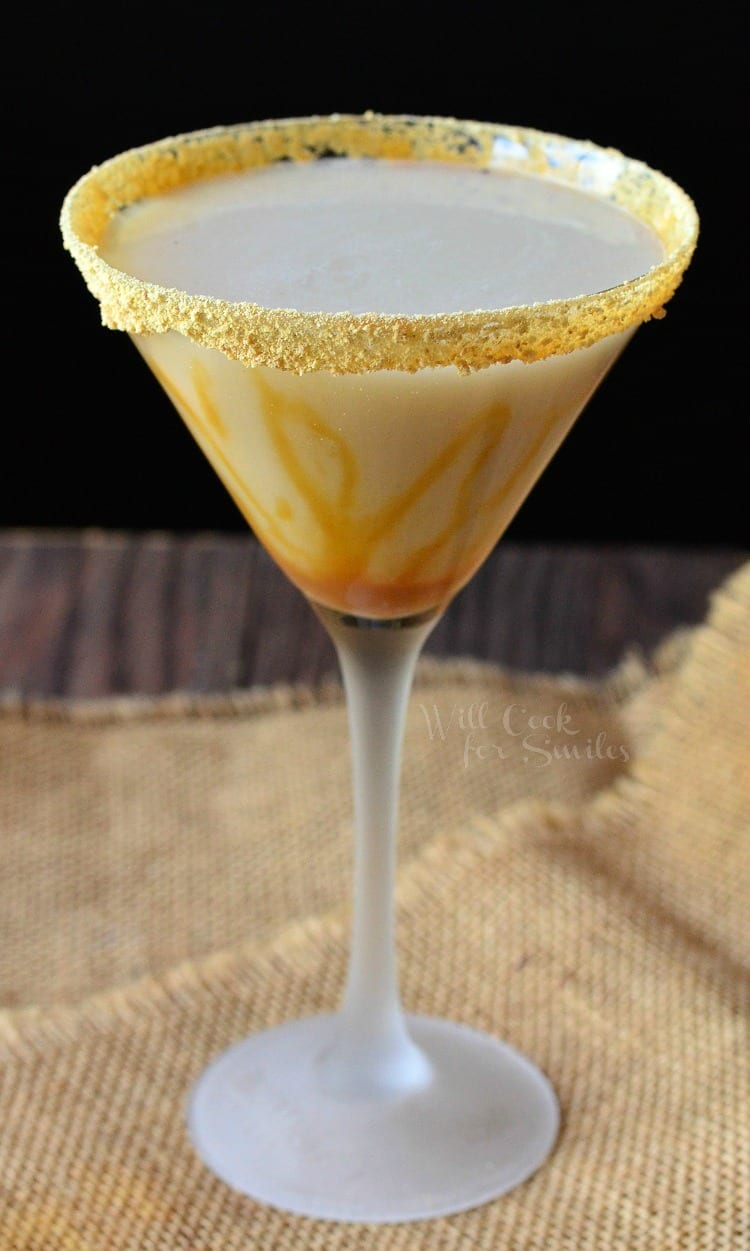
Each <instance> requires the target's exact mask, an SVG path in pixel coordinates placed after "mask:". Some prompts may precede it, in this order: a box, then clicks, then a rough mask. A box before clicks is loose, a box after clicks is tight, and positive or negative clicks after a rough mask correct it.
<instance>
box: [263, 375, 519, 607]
mask: <svg viewBox="0 0 750 1251" xmlns="http://www.w3.org/2000/svg"><path fill="white" fill-rule="evenodd" d="M255 381H256V386H257V389H258V391H259V393H260V398H261V411H262V413H263V417H264V420H265V424H266V429H267V431H268V434H269V437H270V439H271V441H272V443H273V445H274V448H275V451H276V453H277V455H278V457H279V459H280V461H281V462H282V464H283V466H284V469H285V471H286V473H287V474H288V476H289V478H290V479H291V480H292V482H294V485H295V487H296V488H297V490H298V491H299V493H300V495H301V496H302V497H303V498H304V500H305V502H306V503H307V505H308V507H309V508H310V510H311V512H312V514H313V516H314V517H315V520H316V522H317V524H318V526H319V527H320V530H321V533H322V534H323V536H324V538H325V540H326V548H327V550H326V553H325V557H324V558H323V561H322V563H323V565H324V566H325V570H326V578H327V579H328V578H330V577H331V576H332V571H333V568H334V567H335V568H336V570H337V576H338V577H341V578H346V579H347V580H349V581H353V580H354V579H357V578H363V577H364V576H365V574H366V569H367V565H368V563H369V560H370V558H371V556H372V553H373V551H374V549H375V547H376V546H377V545H378V544H379V543H381V542H382V541H383V540H384V539H386V538H387V537H388V536H389V535H390V534H392V533H393V531H394V530H395V528H396V526H397V525H398V524H399V522H401V521H402V520H403V518H404V517H405V516H406V514H407V513H408V511H409V509H410V508H412V507H413V506H414V505H415V504H416V503H417V502H418V501H419V500H420V499H421V498H422V497H423V496H424V495H425V494H426V493H427V491H428V490H429V489H430V487H432V486H433V485H434V484H435V482H437V481H438V479H439V478H440V477H441V475H442V474H444V473H445V472H446V471H447V470H448V469H449V468H450V467H451V466H452V465H453V464H454V463H455V461H456V460H457V459H458V457H459V456H460V454H461V453H462V452H463V451H464V450H465V449H466V448H467V447H468V446H469V444H470V443H471V441H472V440H473V439H474V438H475V437H476V436H477V435H481V434H483V435H484V438H483V439H482V443H481V445H480V447H479V449H478V451H477V454H476V455H475V457H474V458H473V460H472V463H471V465H470V466H469V468H468V469H467V471H466V473H465V475H464V477H463V478H462V480H461V482H460V483H459V487H458V493H457V499H456V502H455V503H454V506H453V509H452V513H451V518H450V520H449V522H448V523H447V524H446V526H445V527H444V528H443V530H442V531H441V532H440V534H439V535H437V536H436V538H435V539H433V540H431V542H430V543H429V544H426V545H425V546H424V547H423V548H422V549H421V550H420V552H419V553H415V554H414V555H413V556H412V557H411V558H410V559H409V561H408V564H407V566H406V567H405V568H404V569H402V570H401V572H400V573H399V574H398V575H397V576H396V577H394V579H393V581H394V582H400V581H402V580H403V579H405V578H409V579H410V580H411V579H415V578H417V577H418V576H419V572H420V569H421V568H422V567H424V565H425V563H426V561H427V560H428V559H429V558H430V557H432V556H433V555H436V554H437V553H438V552H439V551H440V550H441V548H443V547H445V545H446V544H447V543H448V542H449V541H450V539H451V538H455V536H456V534H457V532H458V530H460V529H462V528H463V527H464V526H465V525H466V524H468V523H469V522H470V521H471V519H472V511H473V512H474V514H475V513H476V509H475V508H474V509H473V510H472V504H473V502H474V500H475V487H476V480H477V477H478V476H479V474H480V472H481V470H482V468H483V467H484V465H485V464H486V462H487V460H488V458H489V457H490V455H491V454H492V453H493V452H494V451H496V450H497V448H498V437H497V428H498V425H501V426H502V425H505V426H507V423H508V421H509V419H510V409H509V407H508V405H507V404H505V403H503V402H502V401H501V402H498V403H495V404H491V405H489V406H488V407H487V408H485V409H483V410H482V411H481V412H480V413H478V414H477V415H476V416H475V417H474V418H472V420H471V421H469V422H467V424H466V426H465V427H464V428H463V429H462V430H461V431H460V432H459V433H458V434H457V435H455V436H454V437H453V438H452V439H451V440H450V441H449V442H448V443H447V444H446V445H445V447H444V448H443V449H442V450H441V451H440V452H439V453H438V454H437V456H435V457H434V458H433V460H432V461H431V462H430V463H429V464H427V465H426V466H425V467H424V469H422V470H421V472H420V473H419V474H418V475H417V477H416V478H415V479H414V481H413V482H412V483H410V484H409V486H408V487H406V488H405V489H404V490H402V491H401V492H400V493H399V494H398V495H396V496H395V497H394V498H393V499H392V500H389V501H388V503H387V504H386V505H384V506H383V507H382V508H380V509H378V510H377V511H375V512H373V513H370V514H369V515H368V514H365V515H360V516H356V515H354V514H353V503H354V497H355V492H356V486H357V480H358V477H359V470H358V466H357V463H356V460H355V458H354V456H353V454H352V451H351V448H350V447H349V446H348V445H347V444H346V442H345V441H344V440H343V439H342V438H341V436H340V435H339V434H338V433H337V432H336V431H335V430H333V429H332V428H331V427H330V426H329V425H328V424H327V423H326V422H325V421H324V420H323V419H322V417H321V416H320V414H319V413H318V412H317V410H316V409H314V408H313V407H312V406H311V405H310V404H308V403H307V402H306V401H304V400H289V399H287V398H286V397H282V396H280V395H279V394H278V393H277V392H276V391H274V389H273V388H272V387H271V386H270V385H269V383H268V382H267V381H266V380H265V379H263V378H261V376H260V375H259V374H258V375H256V379H255ZM295 427H302V428H303V429H305V430H306V432H307V433H311V434H313V435H315V436H317V437H318V438H323V439H325V440H326V441H327V442H328V443H329V445H330V447H331V449H332V451H333V452H334V453H335V455H336V459H337V466H338V467H339V469H340V485H339V489H338V491H337V493H336V496H335V498H334V499H333V500H331V499H329V498H328V497H327V496H326V495H325V494H324V493H323V492H322V491H321V490H320V487H319V484H318V483H317V482H316V480H315V478H314V477H313V475H312V474H311V472H310V469H309V465H308V463H307V461H306V460H305V459H302V458H300V456H299V454H298V451H297V448H296V447H295V443H294V438H293V432H294V429H295ZM505 433H506V431H503V434H501V436H500V440H501V441H502V439H503V437H504V435H505Z"/></svg>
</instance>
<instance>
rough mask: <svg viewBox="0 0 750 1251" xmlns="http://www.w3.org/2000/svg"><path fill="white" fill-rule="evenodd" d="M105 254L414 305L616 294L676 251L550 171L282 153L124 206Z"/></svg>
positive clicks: (168, 278)
mask: <svg viewBox="0 0 750 1251" xmlns="http://www.w3.org/2000/svg"><path fill="white" fill-rule="evenodd" d="M102 254H103V256H104V257H105V259H107V260H108V261H109V262H110V263H111V264H112V265H114V266H115V268H118V269H122V270H123V271H125V272H127V273H130V274H134V275H135V276H136V277H138V278H141V279H144V280H146V281H150V282H154V283H157V284H159V285H160V286H165V287H176V288H179V289H180V290H184V291H187V292H189V293H191V294H197V295H212V296H217V297H219V298H221V299H225V300H232V301H248V302H252V303H256V304H261V305H265V306H268V307H271V308H295V309H298V310H300V311H306V312H307V311H309V312H330V313H335V312H343V311H347V312H351V313H364V312H369V311H377V312H380V313H396V314H399V313H401V314H409V315H411V314H419V313H439V312H448V311H453V310H461V311H463V310H473V309H480V308H484V309H493V308H504V307H507V306H513V305H517V304H531V303H535V302H538V301H548V300H556V299H564V298H567V297H571V296H576V295H582V294H587V293H591V292H596V291H604V290H607V289H608V288H610V287H613V286H616V285H618V284H619V283H622V282H625V281H627V280H628V279H631V278H634V277H636V276H638V275H639V274H642V273H645V272H646V271H647V270H648V269H649V268H650V267H651V266H652V265H654V264H656V263H657V262H658V261H660V260H661V259H662V258H663V254H664V253H663V248H662V246H661V244H660V243H659V241H658V239H657V238H656V236H655V235H654V234H653V233H652V231H651V230H650V229H649V228H648V227H647V226H645V225H644V224H643V223H642V222H640V221H639V220H638V219H637V218H635V217H634V216H632V215H631V214H630V213H628V212H626V211H625V210H624V209H621V208H620V207H619V206H617V205H615V204H613V203H611V202H609V201H606V200H602V199H598V198H596V197H595V196H593V195H589V194H587V193H585V192H582V191H580V190H577V189H575V188H572V187H570V186H565V185H563V184H562V183H557V182H554V181H551V180H550V179H546V178H538V177H532V176H529V175H521V174H512V173H507V172H500V171H497V170H479V169H477V168H474V167H471V166H469V167H467V166H463V165H462V166H458V165H450V164H447V163H440V162H431V161H394V160H367V159H363V158H360V159H347V160H332V159H329V160H318V161H308V162H304V163H298V162H280V163H278V164H276V165H272V166H264V167H261V168H259V169H253V170H250V171H246V172H245V173H242V174H229V175H222V176H218V177H214V178H211V179H208V180H205V181H203V182H199V183H195V184H193V185H191V186H189V187H186V188H181V189H180V190H179V191H176V192H171V193H169V194H167V195H163V196H158V197H153V198H149V199H147V200H143V201H141V202H139V203H137V204H135V205H132V206H130V207H129V208H127V209H126V210H124V211H123V212H121V213H119V214H118V215H117V216H116V217H115V218H114V219H113V221H112V223H111V224H110V227H109V230H108V233H107V236H106V238H105V241H104V246H103V248H102Z"/></svg>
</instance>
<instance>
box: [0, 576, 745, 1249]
mask: <svg viewBox="0 0 750 1251" xmlns="http://www.w3.org/2000/svg"><path fill="white" fill-rule="evenodd" d="M749 644H750V566H747V567H746V568H745V569H743V570H741V571H740V572H739V573H738V574H736V575H735V576H734V577H733V578H732V579H731V580H730V581H729V582H728V583H727V584H726V585H725V586H724V587H722V588H721V589H720V591H719V592H717V594H716V595H715V596H714V598H713V602H712V607H711V612H710V615H709V618H708V620H707V622H706V623H705V625H703V626H701V627H700V628H698V629H696V630H693V631H690V632H687V633H682V634H680V635H678V636H675V637H674V638H672V639H671V640H670V641H669V642H668V644H667V645H666V646H665V647H663V648H661V649H660V650H659V653H658V654H657V656H655V657H653V658H650V659H649V660H648V661H644V660H642V659H641V660H639V659H638V658H636V657H631V658H629V659H628V660H626V661H625V662H624V663H623V665H622V666H621V667H620V669H619V670H618V671H617V672H616V673H615V674H613V675H612V676H611V677H610V678H609V679H608V680H607V681H604V682H602V683H597V684H586V683H583V682H580V681H573V680H566V679H555V678H534V679H532V678H529V677H528V676H518V675H513V674H509V673H504V672H500V671H498V670H497V669H495V668H493V667H490V666H486V665H481V664H477V663H473V662H451V663H435V662H432V663H427V662H425V663H423V665H422V667H421V669H420V672H419V676H418V681H417V684H416V687H415V690H414V695H413V699H412V701H411V709H410V719H409V725H408V729H407V737H406V748H405V764H404V781H403V799H402V824H403V833H402V838H401V867H400V876H399V884H398V900H399V905H400V915H399V944H400V952H401V967H402V979H403V992H404V999H405V1002H406V1005H407V1007H408V1008H409V1009H410V1010H413V1011H417V1012H425V1013H430V1014H436V1015H444V1016H447V1017H453V1018H455V1019H458V1020H461V1021H464V1022H466V1023H467V1024H469V1025H473V1026H476V1027H479V1028H481V1029H485V1030H490V1031H492V1032H495V1033H497V1034H499V1035H501V1036H502V1037H504V1038H507V1039H508V1040H509V1041H510V1042H512V1043H513V1044H515V1045H516V1046H517V1047H519V1048H520V1049H521V1050H523V1051H524V1052H526V1053H527V1054H528V1055H529V1056H530V1057H532V1058H533V1059H534V1060H535V1061H536V1062H537V1063H538V1064H539V1065H540V1066H541V1067H542V1068H543V1069H544V1070H545V1071H546V1072H547V1073H548V1075H549V1076H550V1077H551V1079H552V1081H553V1083H554V1085H555V1087H556V1089H557V1091H558V1094H559V1096H560V1100H561V1104H562V1108H563V1127H562V1132H561V1135H560V1139H559V1142H558V1145H557V1147H556V1149H555V1151H554V1153H553V1155H552V1156H551V1158H550V1159H549V1161H548V1163H547V1164H546V1165H545V1166H544V1167H543V1168H542V1169H541V1170H540V1171H539V1172H538V1173H537V1174H536V1175H535V1176H534V1177H533V1178H531V1180H529V1181H527V1182H526V1183H525V1184H524V1185H522V1186H520V1187H518V1188H517V1189H516V1190H515V1191H513V1192H512V1193H511V1194H509V1195H508V1196H506V1197H505V1198H503V1199H500V1200H498V1201H497V1202H494V1203H491V1204H488V1205H486V1206H485V1207H482V1208H479V1209H476V1210H475V1211H472V1212H468V1213H464V1214H462V1215H459V1216H455V1217H451V1218H447V1219H441V1220H437V1221H432V1222H423V1223H417V1224H412V1225H402V1226H374V1225H372V1226H353V1225H337V1224H333V1223H325V1222H318V1221H312V1220H305V1219H302V1218H298V1217H290V1216H287V1215H285V1214H283V1213H279V1212H276V1211H273V1210H270V1209H267V1208H263V1207H261V1206H259V1205H257V1204H255V1203H253V1202H252V1201H250V1200H248V1199H245V1198H243V1197H240V1196H238V1195H236V1194H234V1193H233V1192H232V1191H231V1190H229V1189H228V1188H227V1187H225V1186H224V1185H222V1184H221V1183H220V1182H218V1181H216V1180H215V1179H214V1177H213V1176H212V1175H211V1174H210V1173H209V1172H208V1171H207V1170H206V1169H205V1168H204V1167H203V1165H202V1164H201V1163H200V1162H199V1161H198V1159H197V1158H196V1157H195V1155H194V1154H193V1151H192V1149H191V1147H190V1145H189V1143H188V1141H187V1139H186V1136H185V1131H184V1126H183V1109H184V1101H185V1095H186V1092H187V1090H188V1089H189V1087H190V1085H191V1083H192V1082H193V1080H194V1079H195V1077H196V1076H197V1075H198V1073H199V1072H200V1070H201V1069H202V1068H203V1066H204V1065H205V1064H206V1063H207V1061H208V1060H209V1059H210V1058H211V1057H212V1056H214V1055H215V1054H216V1053H217V1052H218V1051H219V1050H221V1049H222V1048H224V1047H225V1046H227V1045H229V1044H230V1043H232V1042H234V1041H236V1040H237V1039H239V1038H241V1037H242V1036H244V1035H245V1034H247V1033H249V1032H250V1031H253V1030H257V1029H259V1028H262V1027H264V1026H268V1025H272V1024H274V1023H276V1022H278V1021H281V1020H284V1019H286V1018H289V1017H293V1016H296V1015H301V1014H306V1013H314V1012H319V1011H321V1010H323V1011H325V1010H329V1009H331V1008H332V1007H333V1006H334V1005H335V1004H336V1001H337V997H338V994H339V992H340V989H341V985H342V979H343V975H344V969H345V959H346V951H347V935H348V903H347V899H348V891H349V871H350V862H349V853H350V840H349V826H350V801H349V759H348V746H347V731H346V722H345V713H344V708H343V705H342V701H341V696H340V692H339V689H338V686H337V685H336V684H335V683H333V682H332V683H331V685H330V687H328V688H327V689H325V690H322V691H317V692H314V693H313V692H310V691H299V690H275V691H271V692H251V693H249V694H245V695H239V696H237V697H236V698H235V699H233V700H230V699H223V698H222V699H216V700H205V699H197V700H195V701H188V700H185V699H184V698H179V699H177V698H175V699H169V700H164V701H159V702H157V703H153V702H151V703H146V702H140V703H138V702H133V701H124V702H121V703H116V704H113V703H110V704H107V705H106V706H102V705H93V706H90V707H80V706H76V707H73V708H69V707H54V706H46V707H43V708H40V707H31V708H29V707H21V706H17V707H13V706H11V705H9V704H6V707H5V709H4V711H3V713H2V715H1V716H0V736H1V737H2V755H1V756H0V772H1V780H2V786H1V788H0V932H1V933H2V948H1V949H0V994H1V995H2V1001H3V1003H4V1005H7V1010H6V1011H5V1012H4V1013H3V1014H2V1015H0V1054H1V1057H2V1058H1V1061H0V1247H2V1251H178V1248H179V1249H182V1248H191V1249H194V1251H209V1249H210V1251H239V1249H242V1251H246V1249H250V1248H263V1249H266V1248H268V1249H269V1251H275V1249H276V1248H278V1249H279V1251H289V1249H296V1248H310V1249H311V1251H321V1249H325V1251H328V1249H330V1251H359V1249H360V1248H362V1249H363V1251H364V1249H365V1248H367V1249H368V1251H375V1249H377V1251H386V1249H387V1251H417V1249H422V1248H429V1249H430V1251H454V1249H457V1248H461V1249H464V1248H465V1249H466V1251H469V1248H471V1249H472V1251H478V1249H481V1251H485V1249H487V1251H503V1249H505V1248H508V1249H513V1251H521V1249H523V1251H563V1249H565V1251H590V1249H592V1248H596V1249H597V1251H599V1249H605V1248H606V1249H607V1251H620V1249H625V1248H627V1249H628V1251H636V1249H640V1248H648V1249H649V1251H671V1249H673V1248H674V1249H675V1251H676V1249H678V1248H679V1249H680V1251H686V1249H689V1251H693V1249H696V1251H699V1249H700V1251H702V1249H704V1248H705V1251H730V1249H731V1251H740V1248H742V1249H745V1248H747V1247H748V1246H750V1232H749V1230H750V1226H749V1224H748V1220H749V1214H748V1202H747V1199H748V1186H749V1184H750V1164H749V1161H748V1151H749V1148H750V1113H749V1108H750V1092H749V1087H750V1071H749V1070H750V1064H749V1057H750V1045H749V1044H750V1039H749V1037H748V1030H747V1017H748V1006H749V1004H748V1000H749V998H750V996H749V994H748V981H749V979H748V972H749V967H750V952H749V951H748V915H749V914H750V894H749V892H748V887H749V886H750V829H749V828H748V827H749V826H750V750H749V749H748V739H747V724H748V709H749V708H750V648H749V646H748V645H749ZM534 717H546V718H547V719H548V722H547V726H546V727H545V726H543V725H542V726H539V725H538V724H537V722H535V721H533V718H534Z"/></svg>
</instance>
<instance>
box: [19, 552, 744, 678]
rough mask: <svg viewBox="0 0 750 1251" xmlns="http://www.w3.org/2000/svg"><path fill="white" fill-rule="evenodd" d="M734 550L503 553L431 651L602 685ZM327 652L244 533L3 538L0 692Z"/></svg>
mask: <svg viewBox="0 0 750 1251" xmlns="http://www.w3.org/2000/svg"><path fill="white" fill-rule="evenodd" d="M747 558H748V553H746V552H745V551H743V550H741V549H731V550H726V549H721V550H718V551H717V550H713V549H707V550H703V549H692V550H686V549H670V548H647V547H643V546H636V547H628V546H618V547H609V548H604V549H601V548H594V547H585V546H582V545H581V546H555V545H552V544H519V543H515V544H514V543H508V544H500V545H499V547H498V548H497V549H496V551H495V552H493V553H492V554H491V556H490V557H489V558H488V560H487V561H486V562H485V564H484V565H483V566H482V568H481V569H480V570H478V571H477V573H476V575H475V576H474V578H473V579H472V580H471V582H470V583H469V584H468V585H467V586H466V587H465V588H464V590H463V591H461V592H460V594H459V595H458V596H457V597H456V599H455V600H454V602H453V603H452V604H451V605H450V607H449V608H448V610H447V612H446V614H445V616H444V618H443V620H442V621H441V622H440V623H439V624H438V626H437V627H436V629H435V630H434V632H433V634H432V635H431V637H430V639H429V641H428V644H427V651H428V652H430V653H432V654H433V655H437V656H448V655H454V656H456V655H462V656H477V657H479V658H482V659H487V660H491V661H495V662H496V663H499V664H503V665H506V666H509V667H512V668H516V669H525V670H532V671H546V672H555V673H559V672H565V671H567V672H572V673H579V674H589V675H593V674H600V673H602V672H605V671H606V670H608V669H610V668H612V666H613V665H615V664H616V663H617V662H618V661H619V660H620V659H621V657H622V655H623V653H624V651H625V650H626V649H628V648H633V647H636V648H640V649H641V650H642V651H644V652H649V651H651V649H652V648H653V647H654V646H655V645H656V644H657V643H658V642H659V641H660V639H661V638H663V637H664V635H665V634H667V633H669V632H670V631H671V630H673V629H675V628H676V627H678V626H681V625H689V624H693V623H695V622H698V621H700V620H701V619H702V618H703V617H704V615H705V613H706V611H707V607H708V603H709V599H710V594H711V592H712V591H713V590H714V588H715V587H716V586H718V585H719V584H720V583H721V582H722V581H723V580H724V578H726V577H727V576H728V575H729V574H730V573H731V572H732V570H734V569H736V568H738V567H739V565H741V564H742V563H744V561H745V560H746V559H747ZM335 672H336V659H335V653H334V651H333V648H332V645H331V643H330V641H329V639H328V637H327V635H326V634H325V632H324V630H323V628H322V626H321V625H320V623H319V621H318V620H317V618H316V617H315V614H314V613H313V612H312V610H311V608H310V607H309V605H308V604H307V602H306V601H305V599H304V597H303V596H302V595H301V594H300V593H299V592H298V591H297V590H296V589H295V588H294V587H293V586H292V585H291V584H290V583H289V582H288V580H287V579H286V578H285V577H284V575H283V574H282V573H281V572H280V571H279V569H278V568H277V567H276V566H275V565H274V563H273V562H272V561H271V559H270V558H269V557H268V555H267V554H266V553H265V552H264V551H263V549H262V548H260V547H259V546H258V544H257V543H256V542H255V540H254V539H253V538H252V536H244V535H233V534H232V535H221V534H201V535H189V536H182V535H180V536H176V535H170V534H161V533H160V534H125V533H114V532H112V533H110V532H93V531H82V532H71V533H65V532H63V533H57V532H54V531H52V532H48V531H41V532H35V531H6V532H0V691H6V692H7V691H17V692H19V693H21V694H23V695H27V696H67V697H76V698H96V697H98V696H106V695H111V694H118V693H120V694H124V693H128V692H137V693H141V694H158V693H163V692H166V691H170V690H183V691H191V692H195V693H199V692H209V691H213V692H220V691H228V690H233V689H238V688H246V687H250V686H254V685H272V684H274V683H277V682H292V683H304V682H319V681H320V680H321V679H323V678H324V677H326V676H328V675H330V674H333V673H335Z"/></svg>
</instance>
